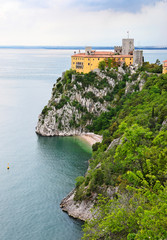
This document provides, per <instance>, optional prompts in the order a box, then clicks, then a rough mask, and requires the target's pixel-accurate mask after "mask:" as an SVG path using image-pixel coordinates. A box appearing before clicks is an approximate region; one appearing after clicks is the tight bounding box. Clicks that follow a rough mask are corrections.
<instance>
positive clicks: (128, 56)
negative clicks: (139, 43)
mask: <svg viewBox="0 0 167 240" xmlns="http://www.w3.org/2000/svg"><path fill="white" fill-rule="evenodd" d="M113 57H116V58H125V57H126V58H133V55H114V56H113Z"/></svg>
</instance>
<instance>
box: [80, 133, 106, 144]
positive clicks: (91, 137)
mask: <svg viewBox="0 0 167 240" xmlns="http://www.w3.org/2000/svg"><path fill="white" fill-rule="evenodd" d="M77 137H78V138H81V139H83V140H84V141H86V142H87V143H88V144H89V145H90V146H92V145H93V144H95V143H97V142H102V140H103V137H102V136H101V135H97V134H94V133H82V134H81V135H78V136H77Z"/></svg>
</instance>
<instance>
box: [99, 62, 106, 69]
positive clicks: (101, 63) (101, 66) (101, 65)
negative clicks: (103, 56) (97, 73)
mask: <svg viewBox="0 0 167 240" xmlns="http://www.w3.org/2000/svg"><path fill="white" fill-rule="evenodd" d="M105 67H106V63H105V61H100V62H99V66H98V68H99V69H100V70H105Z"/></svg>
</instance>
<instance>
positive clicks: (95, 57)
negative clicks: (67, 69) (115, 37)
mask: <svg viewBox="0 0 167 240" xmlns="http://www.w3.org/2000/svg"><path fill="white" fill-rule="evenodd" d="M108 59H113V61H115V62H119V63H125V64H126V65H127V66H130V65H132V64H138V65H142V63H143V51H141V50H137V51H135V50H134V39H130V38H128V39H122V46H117V47H114V51H93V50H92V48H91V47H86V48H85V52H84V53H81V52H80V51H79V52H78V53H76V52H75V53H74V55H72V56H71V69H73V70H76V72H79V73H89V72H90V71H92V70H94V69H96V68H98V66H99V62H101V61H105V62H107V61H108Z"/></svg>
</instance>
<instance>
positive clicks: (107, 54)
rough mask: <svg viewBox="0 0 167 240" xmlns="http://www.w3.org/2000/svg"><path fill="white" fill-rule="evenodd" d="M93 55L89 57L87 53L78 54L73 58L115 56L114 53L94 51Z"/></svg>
mask: <svg viewBox="0 0 167 240" xmlns="http://www.w3.org/2000/svg"><path fill="white" fill-rule="evenodd" d="M92 52H93V54H90V55H87V54H85V53H77V54H74V55H72V57H89V58H92V57H93V58H97V57H111V56H113V54H114V52H105V51H99V52H98V51H97V52H95V51H92Z"/></svg>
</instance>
